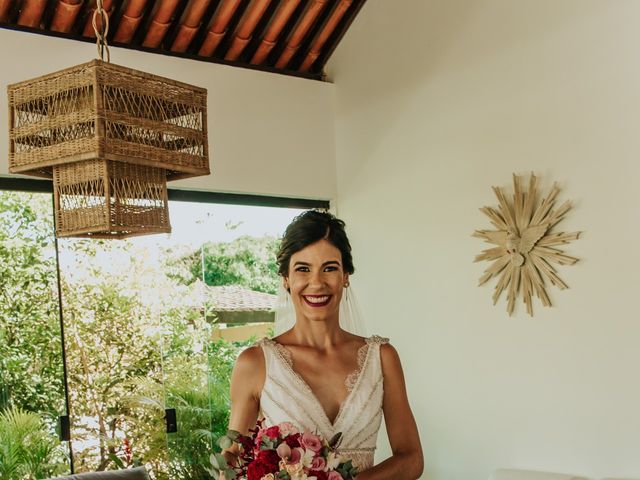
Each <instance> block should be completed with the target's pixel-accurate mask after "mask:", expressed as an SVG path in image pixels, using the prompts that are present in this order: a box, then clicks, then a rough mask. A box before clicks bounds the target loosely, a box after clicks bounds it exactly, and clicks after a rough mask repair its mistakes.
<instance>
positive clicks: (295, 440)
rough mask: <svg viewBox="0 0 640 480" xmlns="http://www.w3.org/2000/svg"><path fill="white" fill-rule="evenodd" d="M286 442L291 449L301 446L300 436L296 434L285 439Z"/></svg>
mask: <svg viewBox="0 0 640 480" xmlns="http://www.w3.org/2000/svg"><path fill="white" fill-rule="evenodd" d="M284 441H285V443H286V444H287V445H289V446H290V447H291V448H297V447H299V446H300V434H299V433H294V434H293V435H289V436H288V437H286V438H285V439H284Z"/></svg>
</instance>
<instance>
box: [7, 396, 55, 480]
mask: <svg viewBox="0 0 640 480" xmlns="http://www.w3.org/2000/svg"><path fill="white" fill-rule="evenodd" d="M67 470H68V465H67V464H66V462H65V451H64V448H63V447H62V446H61V444H60V442H59V441H58V439H57V438H56V436H55V434H54V433H53V432H48V431H47V426H46V424H45V422H44V421H43V419H42V418H40V417H39V416H38V415H37V414H35V413H33V412H27V411H24V410H23V409H21V408H20V407H15V406H12V407H9V408H7V409H5V410H3V411H2V412H0V478H2V479H3V480H35V479H39V478H48V477H51V476H56V475H58V474H62V473H64V472H65V471H67Z"/></svg>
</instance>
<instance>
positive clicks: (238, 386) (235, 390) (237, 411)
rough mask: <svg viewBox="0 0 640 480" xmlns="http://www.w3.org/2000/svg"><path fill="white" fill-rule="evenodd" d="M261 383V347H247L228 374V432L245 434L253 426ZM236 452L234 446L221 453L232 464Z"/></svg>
mask: <svg viewBox="0 0 640 480" xmlns="http://www.w3.org/2000/svg"><path fill="white" fill-rule="evenodd" d="M264 380H265V362H264V354H263V353H262V347H259V346H253V347H249V348H247V349H246V350H244V351H243V352H242V353H241V354H240V355H239V356H238V360H236V364H235V366H234V367H233V373H232V374H231V414H230V416H229V430H236V431H238V432H240V433H242V434H243V435H247V434H248V433H249V429H250V428H253V427H254V426H255V425H256V421H257V420H258V413H259V411H260V392H262V387H263V386H264ZM238 453H239V447H238V444H236V443H234V444H233V446H231V448H228V449H225V450H223V451H222V455H224V457H225V458H226V460H227V463H229V464H230V465H236V460H237V458H238Z"/></svg>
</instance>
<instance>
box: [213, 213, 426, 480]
mask: <svg viewBox="0 0 640 480" xmlns="http://www.w3.org/2000/svg"><path fill="white" fill-rule="evenodd" d="M278 265H279V273H280V275H281V276H282V282H283V286H284V288H285V289H286V291H287V292H288V295H289V296H290V298H291V302H292V304H293V307H294V310H295V324H294V325H293V327H292V328H291V329H289V330H287V331H285V332H284V333H282V334H280V335H278V336H276V337H275V338H273V339H263V340H262V341H260V342H258V343H257V344H256V345H254V346H253V347H250V348H248V349H247V350H245V351H244V352H243V353H242V354H241V355H240V356H239V357H238V361H237V363H236V366H235V368H234V372H233V375H232V380H231V402H232V409H231V418H230V422H229V428H231V429H233V430H237V431H239V432H241V433H244V434H246V433H247V432H248V431H249V429H250V428H252V427H253V425H255V423H256V421H257V420H258V419H262V420H263V421H264V424H265V426H272V425H276V424H283V423H285V422H290V423H292V424H293V425H294V426H296V427H297V428H298V429H300V430H310V431H313V432H316V433H318V434H319V435H321V436H322V437H324V438H326V439H329V438H334V437H335V436H336V435H337V434H341V444H340V449H339V452H340V454H341V455H342V456H344V457H345V458H349V459H351V460H352V461H353V464H354V465H355V466H356V467H357V468H358V470H359V472H361V473H359V474H358V479H359V480H360V479H361V480H375V479H383V478H384V479H388V478H394V479H398V480H402V479H415V478H418V477H419V476H420V475H421V473H422V469H423V456H422V448H421V446H420V439H419V437H418V432H417V429H416V424H415V420H414V418H413V415H412V413H411V408H410V406H409V402H408V400H407V395H406V389H405V384H404V378H403V374H402V367H401V365H400V360H399V357H398V354H397V352H396V351H395V349H394V348H393V347H392V346H391V345H389V343H388V342H389V341H388V339H385V338H381V337H378V336H372V337H367V338H365V337H361V336H358V335H355V334H353V333H351V332H349V331H346V330H345V329H343V328H341V326H340V304H341V303H342V298H343V292H344V290H345V289H347V288H349V275H351V274H352V273H353V272H354V266H353V261H352V257H351V246H350V244H349V240H348V238H347V235H346V232H345V224H344V222H343V221H341V220H339V219H337V218H335V217H334V216H333V215H331V214H329V213H325V212H317V211H308V212H305V213H303V214H302V215H300V216H298V217H296V219H295V220H294V221H293V222H292V223H291V225H289V227H287V230H286V232H285V235H284V238H283V240H282V244H281V248H280V252H279V254H278ZM383 416H384V418H385V423H386V427H387V432H388V435H389V441H390V444H391V448H392V451H393V455H392V457H391V458H389V459H387V460H385V461H384V462H382V463H381V464H379V465H377V466H373V462H374V452H375V448H376V442H377V435H378V429H379V427H380V424H381V421H382V418H383ZM238 454H239V451H238V449H237V447H231V448H230V449H228V450H226V451H225V456H226V458H227V460H228V461H229V462H231V463H232V464H236V462H237V458H238ZM272 473H274V474H276V473H278V472H272Z"/></svg>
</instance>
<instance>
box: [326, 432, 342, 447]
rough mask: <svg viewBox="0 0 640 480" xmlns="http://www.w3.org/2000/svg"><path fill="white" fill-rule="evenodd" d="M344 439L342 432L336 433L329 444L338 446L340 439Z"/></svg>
mask: <svg viewBox="0 0 640 480" xmlns="http://www.w3.org/2000/svg"><path fill="white" fill-rule="evenodd" d="M341 440H342V432H338V433H336V434H335V435H334V436H333V437H331V440H329V446H330V447H331V448H337V447H338V445H340V441H341Z"/></svg>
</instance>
